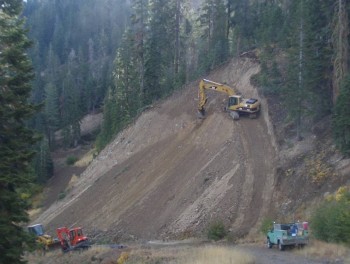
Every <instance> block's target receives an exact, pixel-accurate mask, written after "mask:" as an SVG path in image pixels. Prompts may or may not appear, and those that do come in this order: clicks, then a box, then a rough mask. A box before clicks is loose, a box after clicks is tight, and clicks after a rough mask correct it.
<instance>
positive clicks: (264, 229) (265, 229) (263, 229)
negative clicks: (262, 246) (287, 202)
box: [260, 218, 273, 235]
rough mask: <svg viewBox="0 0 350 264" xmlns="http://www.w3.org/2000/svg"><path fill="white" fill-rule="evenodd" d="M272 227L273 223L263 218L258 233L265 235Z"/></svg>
mask: <svg viewBox="0 0 350 264" xmlns="http://www.w3.org/2000/svg"><path fill="white" fill-rule="evenodd" d="M272 227H273V221H272V220H271V219H270V218H265V219H264V220H263V221H262V223H261V226H260V232H261V233H262V234H263V235H266V234H267V232H268V231H269V230H271V228H272Z"/></svg>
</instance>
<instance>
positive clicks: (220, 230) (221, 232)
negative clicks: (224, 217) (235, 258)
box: [208, 221, 226, 241]
mask: <svg viewBox="0 0 350 264" xmlns="http://www.w3.org/2000/svg"><path fill="white" fill-rule="evenodd" d="M225 236H226V230H225V226H224V224H223V223H222V222H221V221H217V222H214V223H212V224H211V225H210V226H209V229H208V238H209V239H212V240H215V241H218V240H220V239H223V238H224V237H225Z"/></svg>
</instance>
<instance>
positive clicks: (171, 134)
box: [35, 58, 277, 241]
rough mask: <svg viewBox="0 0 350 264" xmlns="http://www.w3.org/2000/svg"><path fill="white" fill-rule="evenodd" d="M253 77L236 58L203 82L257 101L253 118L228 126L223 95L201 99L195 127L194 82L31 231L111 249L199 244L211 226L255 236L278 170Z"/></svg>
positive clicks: (138, 123)
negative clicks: (78, 236) (124, 242)
mask: <svg viewBox="0 0 350 264" xmlns="http://www.w3.org/2000/svg"><path fill="white" fill-rule="evenodd" d="M259 69H260V68H259V65H258V64H256V63H254V62H252V61H250V60H249V59H244V58H242V59H240V60H233V61H231V62H229V63H227V64H225V65H222V66H221V67H220V68H219V69H217V70H216V71H214V72H212V73H211V74H210V75H208V76H205V77H206V78H208V79H210V80H213V81H217V82H221V83H226V84H228V85H230V86H235V87H237V89H238V90H239V91H240V92H241V93H242V94H243V95H244V96H245V97H258V98H259V99H261V100H262V109H263V110H262V113H261V115H260V117H259V118H257V119H249V118H241V119H240V120H239V121H233V120H232V119H231V118H230V117H229V115H228V114H227V113H226V112H224V111H223V108H224V106H225V105H226V99H227V98H226V95H223V94H219V93H214V92H210V93H208V94H209V100H208V104H207V111H206V112H207V116H206V118H205V119H204V120H198V119H197V113H196V104H197V90H198V81H195V82H193V83H191V84H189V85H188V86H186V87H184V88H183V89H182V90H180V91H177V92H176V93H175V94H173V95H172V96H171V97H169V98H167V99H166V100H164V101H163V102H160V103H157V104H155V105H153V106H152V108H150V109H149V110H147V111H145V112H144V113H143V114H142V115H141V116H140V117H139V118H138V119H137V120H135V122H134V123H133V124H131V125H130V126H129V127H128V128H126V129H125V130H124V131H122V132H121V133H120V134H119V135H118V136H117V137H116V139H115V140H114V141H113V142H112V143H111V144H110V145H108V146H107V147H106V148H105V149H104V150H103V151H102V152H101V153H100V154H99V155H98V156H97V157H96V158H95V159H94V160H93V161H92V163H91V164H90V165H89V166H88V167H87V169H86V170H85V171H84V172H83V173H82V174H80V176H79V178H78V180H77V181H75V183H74V186H71V188H70V191H69V192H68V193H67V195H66V197H65V198H64V199H62V200H60V201H56V202H54V203H53V204H52V205H51V206H50V207H49V208H47V210H45V211H44V212H43V213H42V214H41V215H40V216H39V217H38V218H37V219H36V220H35V222H42V223H43V224H44V225H45V226H46V227H47V229H48V230H49V231H51V232H52V231H53V230H54V229H55V228H57V227H59V226H63V225H66V226H73V225H79V226H83V227H84V228H85V230H86V232H87V233H88V234H90V235H91V236H94V234H103V233H104V234H108V238H109V239H110V240H113V241H120V240H121V239H159V238H174V237H184V236H189V235H198V234H201V233H202V231H203V230H205V229H206V228H207V227H208V225H209V224H210V223H212V222H214V221H218V220H220V221H222V222H223V223H224V224H225V225H226V226H227V228H229V229H230V230H231V232H232V233H233V235H239V236H241V235H246V234H248V233H249V232H255V231H256V229H257V227H258V226H257V224H258V223H259V221H260V220H262V219H263V218H264V217H265V216H266V215H267V214H269V213H270V210H271V209H272V208H271V204H272V203H271V202H272V201H271V199H272V196H273V190H274V186H275V182H276V169H275V168H276V160H277V159H276V156H277V154H276V153H277V146H276V143H275V138H274V135H273V129H272V125H271V124H270V121H269V120H270V119H269V116H268V111H267V106H266V101H265V100H264V98H260V97H259V95H258V93H257V91H256V89H255V88H254V87H253V86H252V85H251V83H250V78H251V76H252V75H254V74H256V73H258V72H259ZM96 237H97V238H98V236H96Z"/></svg>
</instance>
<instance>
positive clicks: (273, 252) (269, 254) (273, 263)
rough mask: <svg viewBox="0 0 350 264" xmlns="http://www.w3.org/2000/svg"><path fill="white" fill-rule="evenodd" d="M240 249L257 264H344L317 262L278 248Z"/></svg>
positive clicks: (250, 247)
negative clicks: (253, 258) (252, 257)
mask: <svg viewBox="0 0 350 264" xmlns="http://www.w3.org/2000/svg"><path fill="white" fill-rule="evenodd" d="M237 248H238V249H240V250H242V251H245V252H247V253H248V254H250V255H253V256H254V257H255V259H256V262H255V264H280V263H283V264H331V263H337V264H343V263H344V261H342V260H337V261H330V260H316V259H310V258H307V257H305V256H302V255H298V254H297V253H296V252H295V250H296V249H293V250H289V249H287V250H285V251H279V250H278V249H277V248H275V247H273V248H272V249H268V248H266V247H263V246H255V245H252V246H251V245H249V246H248V245H241V246H237Z"/></svg>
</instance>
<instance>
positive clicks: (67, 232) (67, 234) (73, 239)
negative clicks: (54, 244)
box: [56, 227, 90, 252]
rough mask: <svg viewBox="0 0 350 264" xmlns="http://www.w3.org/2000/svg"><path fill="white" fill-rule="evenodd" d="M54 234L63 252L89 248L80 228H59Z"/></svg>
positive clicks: (87, 240)
mask: <svg viewBox="0 0 350 264" xmlns="http://www.w3.org/2000/svg"><path fill="white" fill-rule="evenodd" d="M56 232H57V237H58V239H59V240H60V243H61V247H62V250H63V251H64V252H67V251H70V250H74V249H87V248H89V247H90V242H89V239H88V238H87V237H86V236H84V235H83V230H82V229H81V227H75V228H71V229H68V228H67V227H60V228H57V230H56Z"/></svg>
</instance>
